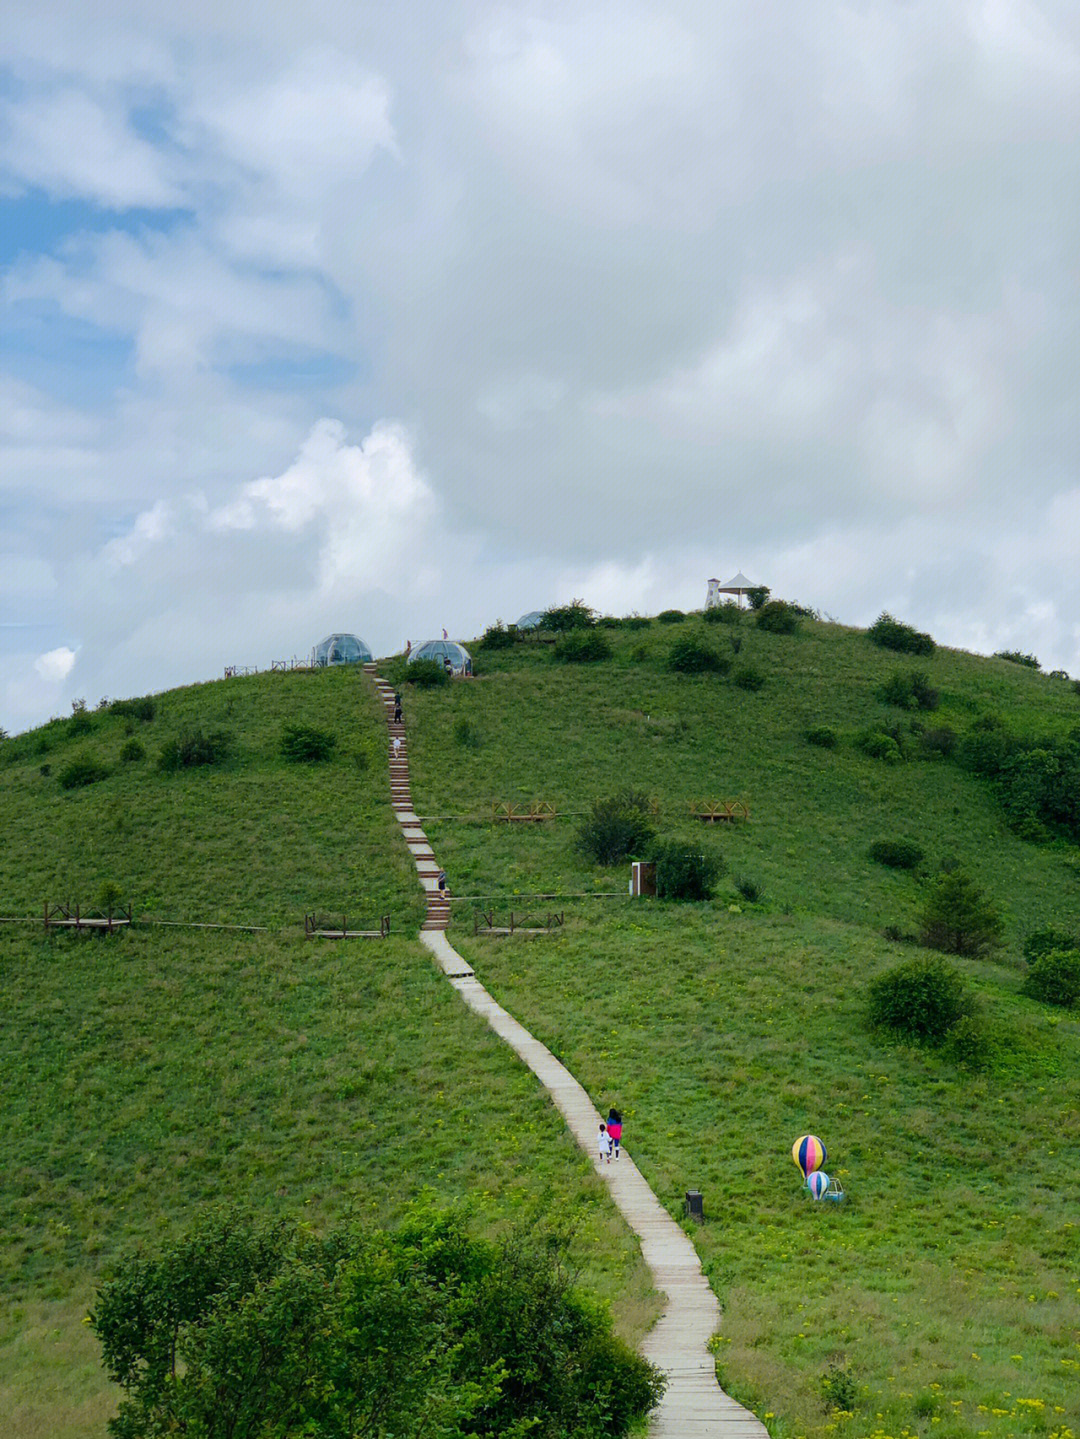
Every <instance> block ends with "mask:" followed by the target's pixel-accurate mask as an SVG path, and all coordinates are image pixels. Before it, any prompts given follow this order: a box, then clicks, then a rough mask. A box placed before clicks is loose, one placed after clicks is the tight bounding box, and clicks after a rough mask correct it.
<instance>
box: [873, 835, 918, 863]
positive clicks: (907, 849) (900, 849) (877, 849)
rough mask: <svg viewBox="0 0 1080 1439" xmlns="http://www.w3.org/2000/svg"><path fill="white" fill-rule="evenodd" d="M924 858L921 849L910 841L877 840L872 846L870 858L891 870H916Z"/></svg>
mask: <svg viewBox="0 0 1080 1439" xmlns="http://www.w3.org/2000/svg"><path fill="white" fill-rule="evenodd" d="M922 857H923V852H922V849H921V847H920V846H919V845H917V844H915V843H914V841H913V840H910V839H876V840H875V841H874V843H873V844H872V845H871V846H870V858H871V859H872V860H874V861H875V863H877V864H886V865H888V866H889V868H890V869H916V868H917V867H918V866H919V865H920V864H921V863H922Z"/></svg>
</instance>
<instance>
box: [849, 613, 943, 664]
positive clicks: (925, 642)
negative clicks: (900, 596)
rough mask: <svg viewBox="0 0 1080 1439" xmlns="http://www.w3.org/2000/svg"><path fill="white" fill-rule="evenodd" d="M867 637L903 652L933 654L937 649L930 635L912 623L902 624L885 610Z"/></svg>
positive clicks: (884, 647) (887, 648) (883, 647)
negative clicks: (913, 626)
mask: <svg viewBox="0 0 1080 1439" xmlns="http://www.w3.org/2000/svg"><path fill="white" fill-rule="evenodd" d="M866 635H867V638H868V639H870V640H872V641H873V643H874V644H876V645H880V646H881V648H882V649H886V650H897V651H899V652H900V653H901V654H910V655H932V654H933V653H934V650H935V649H936V645H935V644H934V641H933V639H932V638H931V636H930V635H927V634H923V633H922V631H921V630H917V629H913V628H912V626H911V625H905V624H901V622H900V621H899V620H896V619H893V617H892V615H890V614H889V613H888V611H887V610H883V611H882V613H881V614H880V615H878V617H877V619H876V620H875V621H874V623H873V624H872V625H871V626H870V628H869V629H868V630H867V632H866Z"/></svg>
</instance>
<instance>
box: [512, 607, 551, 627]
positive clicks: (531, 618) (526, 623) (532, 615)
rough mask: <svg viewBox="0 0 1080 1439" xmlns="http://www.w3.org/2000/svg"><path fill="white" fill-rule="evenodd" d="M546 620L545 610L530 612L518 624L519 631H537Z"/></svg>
mask: <svg viewBox="0 0 1080 1439" xmlns="http://www.w3.org/2000/svg"><path fill="white" fill-rule="evenodd" d="M543 618H544V611H543V610H530V611H529V613H528V614H527V615H522V616H521V618H520V619H519V620H518V622H517V627H518V629H519V630H535V629H539V628H540V622H541V620H542V619H543Z"/></svg>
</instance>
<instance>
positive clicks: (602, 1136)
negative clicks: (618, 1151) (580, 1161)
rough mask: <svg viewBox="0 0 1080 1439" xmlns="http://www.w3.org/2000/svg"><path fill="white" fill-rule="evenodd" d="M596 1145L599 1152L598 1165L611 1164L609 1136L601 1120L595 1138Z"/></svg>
mask: <svg viewBox="0 0 1080 1439" xmlns="http://www.w3.org/2000/svg"><path fill="white" fill-rule="evenodd" d="M596 1145H597V1148H598V1149H599V1151H600V1163H601V1164H604V1163H607V1164H610V1163H611V1135H610V1134H609V1133H608V1127H607V1125H606V1124H605V1123H604V1121H603V1120H601V1121H600V1132H599V1133H598V1134H597V1136H596Z"/></svg>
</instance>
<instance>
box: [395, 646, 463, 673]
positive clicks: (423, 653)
mask: <svg viewBox="0 0 1080 1439" xmlns="http://www.w3.org/2000/svg"><path fill="white" fill-rule="evenodd" d="M417 660H434V661H435V663H436V664H437V665H445V664H446V661H447V660H449V661H450V668H451V670H452V672H453V673H454V674H456V675H471V674H472V655H471V654H470V653H469V651H468V650H467V649H466V648H465V646H464V645H459V644H458V642H457V640H427V641H426V642H425V643H424V644H422V645H418V646H417V648H416V649H414V650H413V652H412V653H411V654H410V655H409V663H410V664H415V663H416V661H417Z"/></svg>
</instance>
